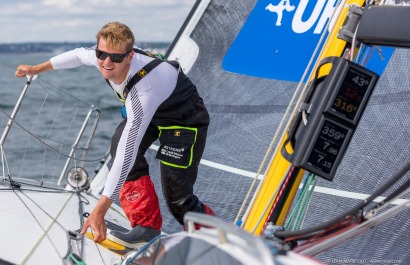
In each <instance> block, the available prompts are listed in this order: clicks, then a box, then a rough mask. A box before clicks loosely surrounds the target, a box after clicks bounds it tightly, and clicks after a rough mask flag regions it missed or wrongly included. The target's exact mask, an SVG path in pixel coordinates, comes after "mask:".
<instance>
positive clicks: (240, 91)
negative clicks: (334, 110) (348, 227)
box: [151, 0, 410, 264]
mask: <svg viewBox="0 0 410 265" xmlns="http://www.w3.org/2000/svg"><path fill="white" fill-rule="evenodd" d="M286 2H287V3H288V4H290V5H291V6H293V9H292V8H288V9H289V11H287V10H286V8H285V7H284V8H283V10H282V13H281V20H280V21H279V22H280V23H279V24H280V25H278V20H279V14H278V13H276V12H274V8H273V7H274V6H279V5H280V3H282V4H286ZM336 2H337V1H262V0H260V1H222V0H221V1H218V0H215V1H197V3H196V5H195V8H194V10H193V11H192V12H191V14H190V17H189V19H188V22H187V23H186V25H185V27H184V28H183V29H182V30H181V31H180V34H179V36H178V37H177V39H176V41H175V42H174V43H173V46H172V51H171V52H170V54H169V55H170V58H171V59H173V58H177V59H179V60H180V61H181V62H182V64H183V67H185V71H187V72H188V76H189V77H190V78H191V79H192V80H193V81H194V83H195V84H196V85H197V87H198V89H199V92H200V94H201V96H202V97H203V98H204V101H205V104H206V105H207V107H208V110H209V112H210V115H211V125H210V128H209V133H208V142H207V147H206V150H205V153H204V156H203V163H202V165H201V167H200V172H199V176H198V180H197V183H196V185H195V193H196V194H197V195H198V196H199V197H200V199H201V200H203V201H204V202H205V203H207V204H209V205H210V206H211V207H212V208H213V209H214V210H215V212H216V214H217V215H218V216H220V217H221V218H222V219H225V220H228V221H233V220H234V217H235V216H236V213H237V211H238V210H239V208H240V205H241V203H242V201H243V200H244V198H245V196H246V194H247V191H248V188H249V187H250V185H251V183H252V178H251V177H254V176H256V175H257V174H256V172H258V171H260V170H259V167H260V165H261V163H262V161H263V159H264V156H265V153H266V152H267V150H268V149H269V147H270V143H271V141H272V138H273V137H274V135H275V132H276V130H277V129H278V127H279V125H280V122H281V120H282V118H283V117H284V115H285V112H286V110H287V108H288V106H289V104H290V102H291V100H292V96H293V94H294V93H295V90H296V88H297V82H299V81H300V80H301V79H302V78H303V74H304V69H306V67H308V65H309V61H310V59H311V58H310V57H311V56H312V54H313V53H314V51H315V45H316V44H317V42H318V41H319V40H320V38H321V35H320V34H317V33H316V32H319V33H323V30H325V27H324V23H327V20H326V19H330V17H331V15H332V12H333V10H334V7H335V6H336V4H337V3H336ZM291 9H292V10H291ZM298 21H299V22H301V23H299V24H300V25H299V26H298V23H296V22H298ZM302 22H303V23H302ZM279 33H280V34H282V35H280V36H281V38H282V39H280V38H279V37H278V34H279ZM266 36H268V37H266ZM272 36H276V39H275V38H274V37H272ZM306 38H307V39H306ZM283 39H291V40H292V41H291V42H288V43H289V44H288V46H286V45H285V44H283ZM381 50H382V52H379V55H375V56H372V60H375V61H373V62H370V61H369V62H368V64H367V65H366V67H368V68H369V69H371V70H372V71H375V72H377V73H379V74H380V79H379V81H378V84H377V86H376V87H375V90H374V92H373V95H372V97H371V98H370V100H369V103H368V106H367V109H366V110H365V112H364V113H363V116H362V118H361V121H360V124H359V125H358V127H357V129H356V132H355V134H354V136H353V138H352V139H351V142H350V145H349V147H348V148H347V150H346V153H345V155H344V158H343V160H342V161H341V164H340V166H339V168H338V170H337V172H336V175H335V177H334V180H333V181H332V182H329V181H327V180H323V179H319V181H318V184H317V187H316V189H315V192H314V195H313V198H312V201H311V203H310V205H309V209H308V214H307V216H306V219H305V222H304V227H309V226H312V225H316V224H319V223H321V222H324V221H327V220H330V219H332V217H334V216H337V215H338V214H339V213H341V212H344V211H345V210H347V209H349V208H351V207H352V205H355V204H356V203H358V202H359V200H360V199H362V198H365V197H366V195H367V194H371V193H372V192H373V191H375V190H376V189H377V188H379V187H380V186H381V185H382V184H383V183H385V182H386V181H387V180H388V179H389V178H391V176H392V175H394V174H395V173H396V172H397V171H399V170H400V169H401V168H402V167H403V166H404V165H405V164H406V163H407V162H408V160H409V159H408V157H409V152H410V149H409V141H408V139H409V130H408V128H409V119H408V113H409V107H410V103H409V97H410V91H409V82H410V81H409V80H410V77H409V74H408V73H409V65H408V63H407V62H408V60H409V56H410V52H409V50H407V49H392V48H388V47H381ZM377 52H378V50H376V51H375V53H377ZM282 53H286V54H285V55H284V54H282ZM306 54H308V55H306ZM303 81H306V80H303ZM276 147H277V146H276V145H275V146H273V149H275V148H276ZM153 172H155V173H151V174H154V175H158V174H159V171H158V169H155V171H153ZM262 173H264V171H263V170H262ZM278 177H282V176H278ZM401 199H402V200H408V199H409V196H408V195H406V196H404V197H403V198H401ZM409 217H410V212H409V211H408V210H406V211H404V212H403V213H401V214H399V215H397V216H395V217H394V218H393V219H389V220H387V221H386V222H384V223H383V224H380V225H378V226H376V227H375V228H374V229H372V230H371V231H369V232H367V233H365V234H363V235H361V236H360V237H356V238H354V239H352V240H349V241H348V242H346V243H344V244H341V245H339V246H337V247H335V248H333V249H330V250H328V251H326V252H324V253H322V254H320V255H319V256H318V258H320V259H321V260H323V261H325V262H327V263H335V262H336V263H342V264H343V263H344V261H343V260H345V261H346V260H362V261H364V260H366V262H370V260H373V261H375V262H383V261H390V262H396V263H402V264H406V263H409V262H410V254H409V253H408V249H410V240H409V239H408V238H407V236H405V235H406V234H408V231H409V226H410V221H409ZM164 219H165V224H167V225H165V227H164V228H165V230H166V229H167V228H169V229H170V232H172V231H174V230H173V227H175V225H174V224H175V223H174V221H173V220H172V218H171V219H169V218H168V217H167V216H165V218H164ZM346 262H348V261H346Z"/></svg>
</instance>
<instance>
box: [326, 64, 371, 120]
mask: <svg viewBox="0 0 410 265" xmlns="http://www.w3.org/2000/svg"><path fill="white" fill-rule="evenodd" d="M372 79H373V76H371V75H369V74H366V73H364V72H363V71H360V70H359V69H357V68H354V67H349V68H348V70H347V72H346V75H345V78H344V80H343V82H342V84H341V86H340V88H339V91H338V92H337V94H336V97H335V99H334V101H333V104H332V106H331V107H330V111H331V112H333V113H336V114H338V115H339V116H341V117H342V118H344V119H347V120H349V121H351V122H352V123H355V122H356V116H357V114H358V111H359V110H360V109H361V105H362V102H363V99H364V98H365V96H366V92H367V90H368V89H369V86H370V85H373V82H372Z"/></svg>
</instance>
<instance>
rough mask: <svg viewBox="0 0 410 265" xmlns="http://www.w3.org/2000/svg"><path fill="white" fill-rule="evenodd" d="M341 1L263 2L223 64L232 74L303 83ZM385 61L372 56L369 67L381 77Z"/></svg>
mask: <svg viewBox="0 0 410 265" xmlns="http://www.w3.org/2000/svg"><path fill="white" fill-rule="evenodd" d="M336 4H337V0H317V1H316V0H314V1H312V0H300V1H296V0H260V1H258V3H257V4H256V6H255V8H254V9H253V10H252V12H251V14H250V16H249V17H248V20H247V21H246V22H245V24H244V26H243V28H242V29H241V31H240V32H239V34H238V36H237V37H236V39H235V41H234V42H233V44H232V46H231V47H230V48H229V50H228V52H227V53H226V55H225V58H224V59H223V61H222V68H223V69H224V70H225V71H228V72H234V73H238V74H245V75H250V76H255V77H261V78H270V79H277V80H284V81H293V82H299V81H300V79H301V77H302V75H303V73H304V71H305V69H306V67H307V65H308V63H309V60H310V59H311V57H312V54H313V52H314V50H315V48H316V45H317V43H318V41H319V39H320V37H321V35H322V33H323V31H325V30H326V24H327V22H328V21H329V19H330V17H331V16H332V14H333V12H334V9H335V7H336ZM392 53H393V49H392V48H383V60H382V59H378V58H374V56H373V57H372V60H369V62H368V65H367V66H366V67H367V68H369V69H370V70H372V71H375V72H377V73H378V74H381V73H382V72H383V70H384V68H385V66H386V65H387V63H388V61H389V59H390V57H391V54H392Z"/></svg>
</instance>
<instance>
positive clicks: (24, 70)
mask: <svg viewBox="0 0 410 265" xmlns="http://www.w3.org/2000/svg"><path fill="white" fill-rule="evenodd" d="M33 73H34V70H33V66H31V65H19V66H18V67H17V71H16V74H15V75H16V76H17V77H25V76H26V75H35V74H33Z"/></svg>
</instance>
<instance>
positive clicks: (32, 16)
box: [0, 0, 196, 43]
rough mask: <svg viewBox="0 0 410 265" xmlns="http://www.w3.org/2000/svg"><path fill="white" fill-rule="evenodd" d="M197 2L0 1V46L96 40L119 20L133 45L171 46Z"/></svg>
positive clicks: (193, 0) (136, 0)
mask: <svg viewBox="0 0 410 265" xmlns="http://www.w3.org/2000/svg"><path fill="white" fill-rule="evenodd" d="M195 2H196V0H2V1H1V8H0V25H1V27H0V43H23V42H77V41H95V35H96V33H97V32H98V31H99V30H100V28H101V27H102V26H103V25H104V24H105V23H107V22H109V21H120V22H122V23H124V24H126V25H128V26H129V27H130V28H131V30H132V31H133V32H134V36H135V39H136V42H137V43H138V42H148V41H155V42H171V41H172V40H173V39H174V37H175V35H176V34H177V33H178V30H179V28H180V27H181V26H182V24H183V22H184V21H185V18H186V17H187V15H188V14H189V11H190V10H191V8H192V7H193V5H194V4H195Z"/></svg>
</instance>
